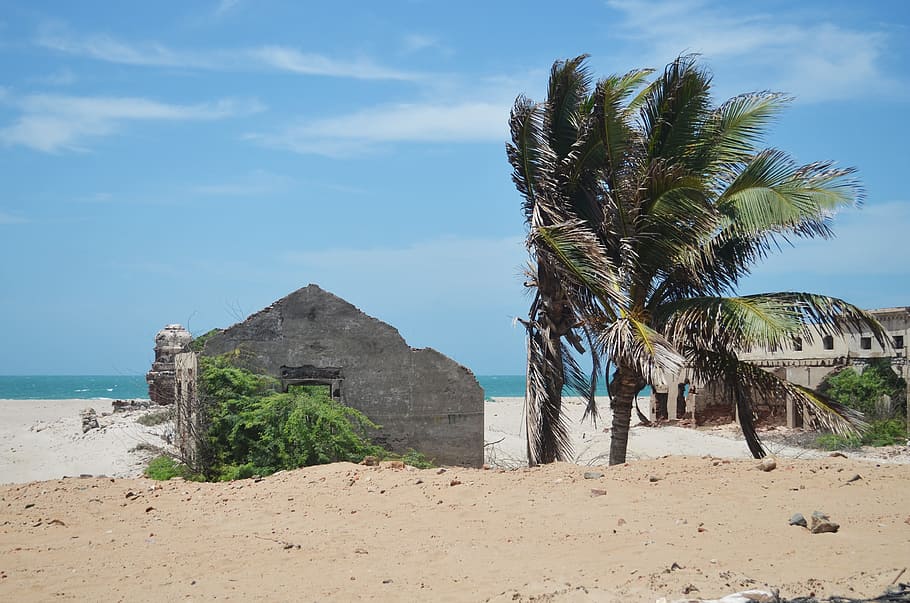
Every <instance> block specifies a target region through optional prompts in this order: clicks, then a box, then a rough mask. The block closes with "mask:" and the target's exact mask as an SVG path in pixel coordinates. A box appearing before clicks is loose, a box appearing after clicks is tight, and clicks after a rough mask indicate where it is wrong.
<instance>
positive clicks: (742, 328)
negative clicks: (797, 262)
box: [654, 295, 804, 351]
mask: <svg viewBox="0 0 910 603" xmlns="http://www.w3.org/2000/svg"><path fill="white" fill-rule="evenodd" d="M802 319H803V315H802V313H801V312H800V310H799V309H798V308H797V307H795V306H794V303H793V301H792V300H789V299H782V298H779V297H776V296H767V295H748V296H742V297H689V298H685V299H680V300H678V301H675V302H670V303H667V304H663V305H661V306H659V308H658V310H657V311H656V314H655V316H654V321H655V323H656V324H658V325H662V326H663V328H662V329H661V331H662V332H663V333H664V334H665V335H666V336H667V337H668V338H669V339H670V340H671V341H674V342H676V343H677V344H678V345H680V346H683V347H686V348H691V349H711V350H719V349H722V350H731V351H732V350H749V349H750V348H753V347H760V348H765V349H775V348H780V347H782V346H784V345H787V344H789V343H790V342H791V341H792V339H793V338H794V337H796V336H798V335H800V334H801V333H802V331H803V329H804V324H803V320H802Z"/></svg>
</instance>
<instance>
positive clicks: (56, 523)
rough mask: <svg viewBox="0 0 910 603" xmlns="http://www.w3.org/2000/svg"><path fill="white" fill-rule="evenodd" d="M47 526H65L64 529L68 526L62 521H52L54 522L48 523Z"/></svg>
mask: <svg viewBox="0 0 910 603" xmlns="http://www.w3.org/2000/svg"><path fill="white" fill-rule="evenodd" d="M47 525H49V526H63V527H64V528H65V527H66V524H65V523H63V521H61V520H60V519H52V520H50V521H49V522H47Z"/></svg>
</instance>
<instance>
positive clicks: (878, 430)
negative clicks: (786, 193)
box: [815, 419, 907, 450]
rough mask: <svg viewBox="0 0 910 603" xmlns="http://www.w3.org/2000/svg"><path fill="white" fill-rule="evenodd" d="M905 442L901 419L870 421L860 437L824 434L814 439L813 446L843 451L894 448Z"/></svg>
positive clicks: (903, 425)
mask: <svg viewBox="0 0 910 603" xmlns="http://www.w3.org/2000/svg"><path fill="white" fill-rule="evenodd" d="M906 441H907V427H906V424H905V423H904V421H903V419H881V420H878V421H872V422H871V423H870V424H869V429H867V430H866V431H865V432H864V433H863V434H862V435H860V436H842V435H837V434H834V433H826V434H823V435H820V436H818V437H817V438H816V439H815V445H816V446H817V447H818V448H822V449H823V450H845V449H849V448H859V447H860V446H894V445H895V444H903V443H904V442H906Z"/></svg>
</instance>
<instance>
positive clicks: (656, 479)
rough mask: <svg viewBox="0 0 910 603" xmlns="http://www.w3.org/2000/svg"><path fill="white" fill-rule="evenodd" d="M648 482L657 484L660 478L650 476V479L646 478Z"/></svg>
mask: <svg viewBox="0 0 910 603" xmlns="http://www.w3.org/2000/svg"><path fill="white" fill-rule="evenodd" d="M648 481H649V482H651V483H652V484H653V483H654V482H659V481H660V478H659V477H657V476H656V475H652V476H651V477H649V478H648Z"/></svg>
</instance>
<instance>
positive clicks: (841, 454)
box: [828, 450, 847, 459]
mask: <svg viewBox="0 0 910 603" xmlns="http://www.w3.org/2000/svg"><path fill="white" fill-rule="evenodd" d="M828 456H831V457H840V458H842V459H845V458H847V455H846V454H844V453H843V452H838V451H837V450H835V451H834V452H832V453H831V454H829V455H828Z"/></svg>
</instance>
